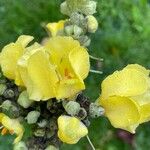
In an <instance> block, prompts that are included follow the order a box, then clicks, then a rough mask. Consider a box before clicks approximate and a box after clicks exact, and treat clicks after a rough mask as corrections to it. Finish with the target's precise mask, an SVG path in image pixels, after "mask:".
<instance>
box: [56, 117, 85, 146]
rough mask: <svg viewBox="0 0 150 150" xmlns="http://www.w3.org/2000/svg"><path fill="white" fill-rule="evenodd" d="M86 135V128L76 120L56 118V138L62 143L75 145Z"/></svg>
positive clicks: (73, 118)
mask: <svg viewBox="0 0 150 150" xmlns="http://www.w3.org/2000/svg"><path fill="white" fill-rule="evenodd" d="M87 134H88V130H87V127H86V126H85V125H84V124H83V123H82V122H81V121H80V120H78V119H77V118H75V117H69V116H60V117H59V118H58V137H59V138H60V140H61V141H63V142H64V143H67V144H75V143H77V142H78V141H79V140H80V138H82V137H84V136H86V135H87Z"/></svg>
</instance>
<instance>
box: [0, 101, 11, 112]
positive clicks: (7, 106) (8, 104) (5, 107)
mask: <svg viewBox="0 0 150 150" xmlns="http://www.w3.org/2000/svg"><path fill="white" fill-rule="evenodd" d="M11 106H12V102H11V101H10V100H5V101H4V102H3V103H2V105H1V107H2V109H3V110H6V111H8V110H9V109H10V108H11Z"/></svg>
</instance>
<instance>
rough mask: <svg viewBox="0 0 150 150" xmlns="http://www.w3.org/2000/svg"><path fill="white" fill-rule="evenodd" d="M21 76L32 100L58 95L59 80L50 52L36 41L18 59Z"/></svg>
mask: <svg viewBox="0 0 150 150" xmlns="http://www.w3.org/2000/svg"><path fill="white" fill-rule="evenodd" d="M18 68H19V72H20V75H21V78H22V80H23V82H24V84H25V86H26V88H27V92H28V94H29V98H30V99H32V100H37V101H39V100H48V99H49V98H53V97H55V95H56V92H55V85H56V83H57V82H58V81H59V80H58V77H57V74H56V72H55V66H54V65H52V64H51V63H50V61H49V54H48V53H47V52H46V51H45V49H44V48H43V47H42V46H41V45H39V44H37V43H35V44H34V45H32V46H30V47H28V48H27V49H26V52H25V54H24V55H23V56H22V57H21V58H20V59H19V61H18Z"/></svg>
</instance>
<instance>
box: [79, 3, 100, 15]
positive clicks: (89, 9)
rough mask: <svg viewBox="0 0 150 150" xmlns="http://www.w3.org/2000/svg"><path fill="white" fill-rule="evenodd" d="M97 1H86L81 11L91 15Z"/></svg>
mask: <svg viewBox="0 0 150 150" xmlns="http://www.w3.org/2000/svg"><path fill="white" fill-rule="evenodd" d="M96 6H97V3H96V2H95V1H88V2H87V3H86V5H85V6H83V8H82V10H81V12H82V13H83V14H85V15H93V14H94V13H96Z"/></svg>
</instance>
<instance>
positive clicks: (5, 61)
mask: <svg viewBox="0 0 150 150" xmlns="http://www.w3.org/2000/svg"><path fill="white" fill-rule="evenodd" d="M32 40H33V37H32V36H27V35H22V36H20V37H19V38H18V40H17V41H16V43H10V44H8V45H6V46H5V47H4V48H3V49H2V52H1V53H0V65H1V68H2V71H3V73H4V75H5V76H6V77H7V78H9V79H13V80H15V83H16V84H17V85H23V82H22V80H21V78H20V74H19V72H18V69H17V61H18V59H19V58H20V57H21V56H22V55H23V53H24V51H25V47H26V46H27V45H28V44H29V42H31V41H32Z"/></svg>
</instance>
